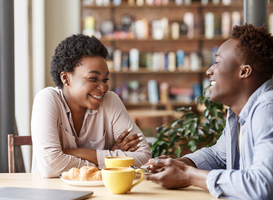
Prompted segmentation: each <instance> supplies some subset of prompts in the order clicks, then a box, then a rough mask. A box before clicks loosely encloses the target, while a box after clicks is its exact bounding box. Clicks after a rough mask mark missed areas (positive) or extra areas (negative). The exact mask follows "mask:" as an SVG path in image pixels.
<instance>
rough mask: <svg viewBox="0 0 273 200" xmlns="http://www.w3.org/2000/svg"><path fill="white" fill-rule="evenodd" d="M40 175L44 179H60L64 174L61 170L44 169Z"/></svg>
mask: <svg viewBox="0 0 273 200" xmlns="http://www.w3.org/2000/svg"><path fill="white" fill-rule="evenodd" d="M40 174H41V175H42V177H44V178H56V177H59V176H60V175H61V174H62V172H61V171H60V170H56V169H53V168H52V167H49V166H47V167H44V168H43V169H42V170H40Z"/></svg>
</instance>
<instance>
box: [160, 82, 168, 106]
mask: <svg viewBox="0 0 273 200" xmlns="http://www.w3.org/2000/svg"><path fill="white" fill-rule="evenodd" d="M159 91H160V92H159V93H160V102H162V103H167V102H169V83H167V82H162V83H160V86H159Z"/></svg>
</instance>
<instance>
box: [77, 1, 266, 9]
mask: <svg viewBox="0 0 273 200" xmlns="http://www.w3.org/2000/svg"><path fill="white" fill-rule="evenodd" d="M270 4H271V3H270ZM82 7H83V8H85V9H88V8H89V9H94V8H96V9H99V8H117V9H119V8H139V9H142V8H149V9H156V8H160V9H167V8H199V7H200V8H201V7H202V8H232V9H234V8H243V1H241V2H232V3H231V4H229V5H223V4H222V3H219V4H213V3H211V2H209V3H208V4H207V5H203V4H202V3H201V2H192V3H191V4H188V5H186V4H185V3H183V4H182V5H176V4H175V3H173V2H170V3H168V4H167V5H146V4H145V3H144V4H143V5H142V6H138V5H136V4H134V5H129V4H128V3H125V2H123V3H121V4H120V5H118V6H116V5H114V4H113V3H112V2H111V3H110V4H109V5H108V6H103V5H102V6H97V5H83V6H82Z"/></svg>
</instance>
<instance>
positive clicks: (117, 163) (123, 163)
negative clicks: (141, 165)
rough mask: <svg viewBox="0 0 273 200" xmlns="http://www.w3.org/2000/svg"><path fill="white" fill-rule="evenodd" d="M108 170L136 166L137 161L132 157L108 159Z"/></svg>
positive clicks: (106, 163)
mask: <svg viewBox="0 0 273 200" xmlns="http://www.w3.org/2000/svg"><path fill="white" fill-rule="evenodd" d="M104 161H105V166H106V168H112V167H130V166H134V161H135V159H134V158H132V157H106V158H105V159H104Z"/></svg>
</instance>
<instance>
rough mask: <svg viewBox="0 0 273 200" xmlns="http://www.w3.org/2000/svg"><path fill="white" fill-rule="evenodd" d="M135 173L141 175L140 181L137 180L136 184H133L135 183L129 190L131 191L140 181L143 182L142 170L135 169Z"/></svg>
mask: <svg viewBox="0 0 273 200" xmlns="http://www.w3.org/2000/svg"><path fill="white" fill-rule="evenodd" d="M135 171H136V173H137V172H139V173H141V177H140V179H139V180H138V181H137V182H135V183H134V184H133V185H132V187H131V189H132V188H133V187H135V186H136V185H138V184H139V183H140V182H141V181H143V179H144V172H143V170H142V169H136V170H135ZM131 189H130V190H129V192H130V191H131Z"/></svg>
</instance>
